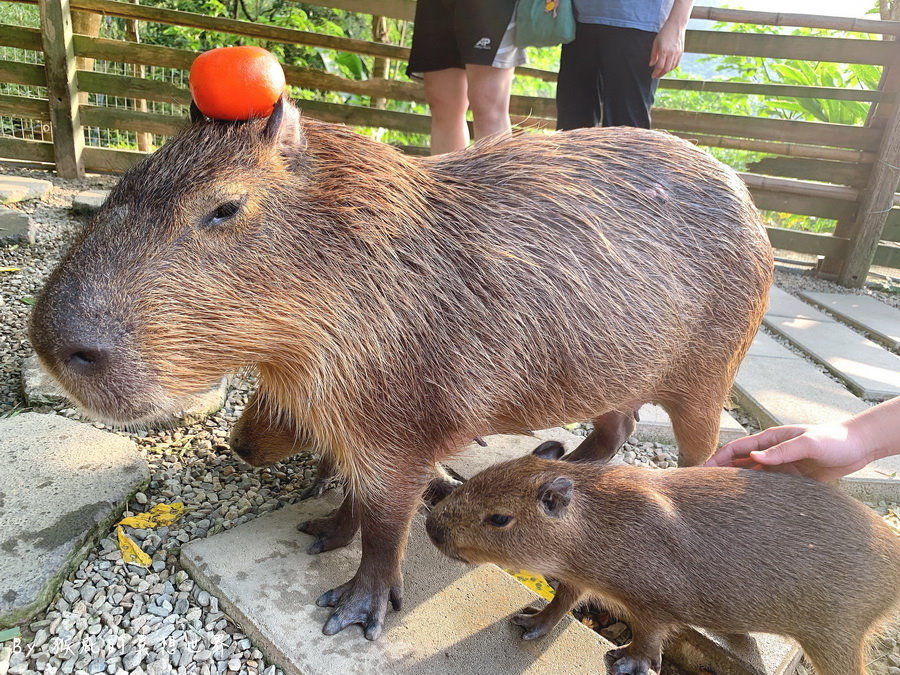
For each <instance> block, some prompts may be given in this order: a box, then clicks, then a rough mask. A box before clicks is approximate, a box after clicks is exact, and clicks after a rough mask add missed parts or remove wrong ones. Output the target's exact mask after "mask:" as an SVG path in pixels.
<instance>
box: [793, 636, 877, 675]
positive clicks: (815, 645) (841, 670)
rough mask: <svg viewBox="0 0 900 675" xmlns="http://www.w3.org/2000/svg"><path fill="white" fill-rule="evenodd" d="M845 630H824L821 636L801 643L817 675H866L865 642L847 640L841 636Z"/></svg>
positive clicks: (860, 639)
mask: <svg viewBox="0 0 900 675" xmlns="http://www.w3.org/2000/svg"><path fill="white" fill-rule="evenodd" d="M845 630H846V629H845V627H844V626H836V627H835V628H834V630H833V631H829V630H827V629H823V630H822V632H821V634H820V635H817V636H815V637H813V638H810V639H804V640H801V641H800V645H801V646H802V647H803V651H804V652H805V653H806V657H807V658H808V659H809V660H810V661H811V662H812V665H813V668H814V669H815V671H816V675H866V669H865V665H864V664H865V649H864V646H863V645H864V644H865V643H864V640H863V638H862V637H860V638H859V639H858V640H853V639H851V640H847V639H846V637H842V636H841V633H842V632H845Z"/></svg>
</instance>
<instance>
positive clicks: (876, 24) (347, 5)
mask: <svg viewBox="0 0 900 675" xmlns="http://www.w3.org/2000/svg"><path fill="white" fill-rule="evenodd" d="M305 4H308V5H316V6H318V7H328V8H329V9H343V10H346V11H348V12H359V13H361V14H373V15H376V16H386V17H388V18H390V19H405V20H407V21H412V20H413V18H414V17H415V14H416V3H415V0H312V2H310V1H309V0H307V1H306V3H305ZM691 18H692V19H707V20H709V21H724V22H728V23H754V24H758V25H762V26H792V27H797V28H823V29H825V30H839V31H848V32H853V33H875V34H882V35H900V22H897V21H883V20H879V19H855V18H849V17H844V16H812V15H808V14H787V13H782V12H758V11H752V10H744V9H722V8H720V7H703V6H698V7H694V9H693V11H692V12H691Z"/></svg>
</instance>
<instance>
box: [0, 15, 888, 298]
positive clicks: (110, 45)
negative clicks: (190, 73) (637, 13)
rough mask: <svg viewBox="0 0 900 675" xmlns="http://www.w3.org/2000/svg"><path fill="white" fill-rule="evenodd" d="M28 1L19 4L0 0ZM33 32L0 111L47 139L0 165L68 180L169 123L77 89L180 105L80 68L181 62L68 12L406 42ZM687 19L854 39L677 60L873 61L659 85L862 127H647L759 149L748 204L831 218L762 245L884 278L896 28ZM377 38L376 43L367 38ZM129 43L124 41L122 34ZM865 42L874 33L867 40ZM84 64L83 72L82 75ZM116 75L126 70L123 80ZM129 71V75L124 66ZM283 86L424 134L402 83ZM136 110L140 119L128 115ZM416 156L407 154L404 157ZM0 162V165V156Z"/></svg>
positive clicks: (307, 104) (318, 43) (155, 84)
mask: <svg viewBox="0 0 900 675" xmlns="http://www.w3.org/2000/svg"><path fill="white" fill-rule="evenodd" d="M13 1H18V2H25V3H26V4H33V3H34V2H35V0H13ZM37 4H38V5H39V6H40V17H41V29H40V30H38V29H37V28H27V27H22V26H12V25H4V24H0V47H12V48H15V49H19V50H31V51H34V52H42V53H43V59H42V60H43V64H41V63H39V62H32V63H23V62H21V61H19V60H0V83H10V84H18V85H30V86H38V87H46V92H47V94H46V96H47V97H46V98H33V97H26V96H13V95H9V94H3V95H0V115H7V116H14V117H17V118H23V119H29V120H40V121H42V122H45V123H48V124H49V126H50V128H51V130H52V141H47V140H39V139H21V138H9V137H0V158H5V159H7V160H15V161H28V162H37V163H43V164H45V165H55V167H56V170H57V171H58V172H59V174H60V175H61V176H69V177H72V176H80V175H82V174H83V172H84V171H85V170H88V171H104V172H119V171H122V170H124V169H126V168H127V167H128V166H130V165H132V164H133V163H134V162H135V161H137V160H138V159H140V158H141V157H142V156H143V153H141V152H137V151H130V150H120V149H113V148H100V147H85V141H84V131H85V128H88V127H91V128H100V129H114V130H126V131H133V132H138V134H142V135H147V134H150V133H152V134H158V135H161V136H164V137H165V136H170V135H172V134H173V133H175V132H176V131H177V130H178V129H179V128H180V127H181V126H182V125H183V124H184V118H183V116H181V115H174V114H163V113H160V112H146V111H145V110H146V105H142V106H137V105H135V106H131V107H130V109H120V108H114V107H105V106H102V105H97V104H96V103H95V104H88V103H87V98H86V93H89V94H102V95H106V96H110V97H125V98H128V99H133V100H139V101H142V102H144V101H151V102H154V101H155V102H163V103H168V104H178V105H175V106H174V107H173V108H174V109H175V110H178V111H181V110H182V108H181V106H182V105H184V104H187V103H189V100H190V99H189V93H188V91H187V89H186V88H185V87H184V86H183V84H180V83H173V82H166V81H158V80H154V79H147V78H142V77H135V76H133V75H124V74H112V73H109V72H96V71H95V70H94V69H93V66H92V64H93V62H94V61H102V62H113V63H117V64H130V67H132V71H131V72H132V73H134V72H138V71H135V70H134V68H135V67H140V68H143V67H153V66H157V67H166V68H173V69H179V70H187V69H188V68H189V67H190V64H191V62H192V61H193V59H194V58H195V56H196V54H195V53H194V52H192V51H186V50H180V49H173V48H169V47H162V46H157V45H152V44H141V43H139V42H137V41H136V40H135V39H131V40H128V39H126V40H112V39H105V38H98V37H91V36H87V35H79V34H73V27H72V18H71V17H72V10H77V11H78V12H79V13H90V14H100V15H105V16H110V17H119V18H122V19H127V20H130V21H132V22H148V23H158V24H168V25H175V26H182V27H189V28H196V29H202V30H207V31H213V32H216V33H226V34H231V35H233V36H236V39H237V40H240V39H241V38H254V39H261V40H265V41H269V42H281V43H285V44H289V45H304V46H309V47H318V48H322V49H328V50H337V51H339V52H348V53H352V54H358V55H361V56H364V57H373V58H374V59H376V60H377V61H378V62H381V63H384V61H385V60H395V61H405V60H406V59H407V58H408V56H409V50H408V48H406V47H404V46H401V45H395V44H385V43H383V42H376V41H367V40H358V39H350V38H345V37H336V36H332V35H323V34H318V33H312V32H306V31H301V30H295V29H290V28H279V27H275V26H270V25H265V24H260V23H254V22H250V21H242V20H236V19H226V18H215V17H209V16H204V15H199V14H194V13H189V12H183V11H176V10H171V9H163V8H159V7H152V6H143V5H138V4H132V3H130V2H120V1H118V0H38V2H37ZM308 4H314V5H321V6H325V7H329V8H333V9H343V10H348V11H352V12H359V13H363V14H368V15H372V16H373V17H387V18H390V19H401V20H411V19H412V18H413V14H414V9H415V3H414V1H413V0H318V1H314V2H311V3H308ZM693 16H694V17H695V18H701V19H710V20H715V21H725V22H732V23H754V24H762V25H779V26H795V27H812V28H822V29H833V30H839V31H852V32H854V33H858V34H860V35H859V36H858V37H811V36H795V35H788V34H778V35H772V34H754V33H739V32H731V31H712V30H692V31H688V34H687V40H686V51H687V52H692V53H700V54H719V55H737V56H747V57H767V58H787V59H799V60H808V61H824V60H827V61H830V62H837V63H859V64H872V65H877V66H882V67H883V74H882V78H881V83H880V85H879V87H878V88H877V89H874V90H865V89H844V88H837V87H821V86H793V85H785V84H754V83H739V82H725V81H715V80H708V81H696V80H684V79H682V80H679V79H665V80H663V82H662V83H661V87H663V88H669V89H682V90H694V91H704V92H719V93H721V94H723V95H727V94H735V93H737V94H750V95H758V96H777V97H779V98H783V97H798V98H813V99H833V100H841V101H861V102H864V103H866V104H868V105H869V106H870V108H869V116H868V120H867V122H866V124H865V125H864V126H851V125H844V124H831V123H823V122H807V121H797V120H788V119H775V118H762V117H750V116H739V115H725V114H717V113H710V112H704V111H699V110H674V109H664V108H657V109H655V110H654V112H653V120H654V126H655V127H657V128H660V129H666V130H668V131H670V132H672V133H675V134H677V135H679V136H682V137H684V138H687V139H690V140H691V141H693V142H695V143H697V144H699V145H701V146H707V147H719V148H733V149H738V150H747V151H753V152H758V153H763V155H764V159H762V160H761V161H758V162H755V163H754V164H753V165H751V167H750V169H751V170H752V172H748V173H742V177H743V178H744V180H745V181H746V183H747V185H748V186H749V188H750V190H751V192H752V193H753V196H754V199H755V200H756V203H757V206H758V207H759V208H760V209H763V210H770V211H777V212H783V213H790V214H799V215H806V216H816V217H821V218H829V219H834V220H836V221H837V227H836V230H835V232H834V234H818V233H811V232H804V231H799V230H792V229H784V228H779V227H770V228H769V237H770V239H771V241H772V243H773V245H774V246H775V247H776V248H779V249H786V250H789V251H795V252H799V253H803V254H811V255H814V256H820V261H819V262H820V271H822V272H823V273H825V274H831V275H835V276H837V278H838V279H839V280H840V281H841V283H844V284H846V285H848V286H861V285H862V284H863V283H864V281H865V278H866V274H867V272H868V270H869V268H870V266H871V265H872V264H873V263H874V264H876V265H881V266H886V267H891V268H897V269H900V245H898V244H897V242H900V196H898V195H897V194H896V190H897V186H898V180H900V105H897V103H898V100H900V99H898V92H900V41H898V40H895V39H894V38H895V37H896V36H898V35H900V22H891V21H879V20H867V19H851V18H837V17H817V16H805V15H791V14H771V13H764V12H749V11H740V10H726V9H717V8H710V7H696V8H695V9H694V12H693ZM380 34H382V33H379V35H380ZM135 35H136V32H135ZM873 38H874V39H873ZM40 60H41V59H34V61H40ZM85 64H87V65H85ZM123 72H126V71H123ZM140 72H143V71H140ZM285 72H286V76H287V81H288V84H289V85H292V86H294V87H300V88H303V89H306V90H316V91H320V92H341V93H344V94H355V95H357V96H364V97H370V99H371V102H372V105H370V106H368V107H367V106H363V105H346V104H341V103H327V102H323V101H319V100H305V101H301V105H302V107H303V109H304V114H307V115H310V116H312V117H317V118H320V119H323V120H326V121H332V122H342V123H345V124H349V125H354V126H363V127H382V128H386V129H394V130H401V131H407V132H416V133H421V134H427V133H428V131H429V126H430V120H429V118H428V117H427V116H426V115H422V114H414V113H410V112H400V111H395V110H388V109H384V108H385V106H384V102H385V101H416V102H422V101H424V93H423V90H422V87H421V85H420V84H418V83H414V82H409V81H404V80H400V79H388V78H386V77H384V76H383V75H384V73H385V72H386V71H385V69H384V68H381V69H380V70H378V71H377V72H379V73H380V74H381V75H382V76H380V77H371V78H370V79H360V80H357V79H349V78H345V77H341V76H337V75H334V74H330V73H326V72H322V71H318V70H314V69H309V68H305V67H298V66H294V65H291V64H286V65H285ZM517 74H518V75H519V76H520V77H528V78H539V79H541V80H544V81H554V80H555V78H556V74H555V73H553V72H548V71H543V70H539V69H535V68H528V67H523V68H519V69H518V71H517ZM142 108H143V109H142ZM511 111H512V114H513V119H514V121H515V122H517V123H519V124H521V125H523V126H528V127H535V128H552V127H553V124H554V116H555V104H554V101H553V99H551V98H546V97H540V96H514V97H513V98H512V102H511ZM406 150H407V151H410V152H423V151H424V149H423V148H406ZM0 161H2V160H0Z"/></svg>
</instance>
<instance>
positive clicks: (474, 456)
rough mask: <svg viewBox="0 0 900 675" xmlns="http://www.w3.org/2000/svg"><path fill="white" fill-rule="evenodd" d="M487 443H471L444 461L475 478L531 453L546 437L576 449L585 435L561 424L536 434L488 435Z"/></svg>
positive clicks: (456, 469) (458, 471)
mask: <svg viewBox="0 0 900 675" xmlns="http://www.w3.org/2000/svg"><path fill="white" fill-rule="evenodd" d="M484 440H485V442H486V443H487V447H482V446H480V445H478V444H477V443H470V444H469V445H467V446H466V447H465V449H464V450H463V451H462V452H461V453H459V454H458V455H455V456H454V457H452V458H451V459H449V460H447V461H443V462H441V463H442V464H444V465H445V466H447V467H449V468H450V469H452V470H453V471H455V472H456V473H458V474H459V475H460V476H462V477H464V478H471V477H472V476H474V475H475V474H476V473H478V472H479V471H483V470H484V469H486V468H488V467H489V466H491V465H493V464H498V463H499V462H505V461H507V460H510V459H516V458H517V457H521V456H522V455H527V454H528V453H529V452H531V451H532V450H534V449H535V448H536V447H537V446H539V445H540V444H541V443H543V442H544V441H559V442H560V443H562V444H563V445H564V446H565V448H566V452H572V451H573V450H574V449H575V448H577V447H578V445H579V444H580V443H581V441H583V440H584V437H583V436H576V435H575V434H573V433H572V432H571V431H566V430H565V429H562V428H560V427H554V428H553V429H544V430H542V431H535V432H534V436H524V435H513V434H510V435H507V434H496V435H494V436H488V437H487V438H485V439H484Z"/></svg>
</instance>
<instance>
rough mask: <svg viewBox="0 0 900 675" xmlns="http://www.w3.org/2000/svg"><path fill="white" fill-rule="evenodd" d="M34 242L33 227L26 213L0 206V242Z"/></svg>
mask: <svg viewBox="0 0 900 675" xmlns="http://www.w3.org/2000/svg"><path fill="white" fill-rule="evenodd" d="M34 240H35V225H34V222H33V221H32V220H31V217H30V216H29V215H28V214H27V213H22V212H21V211H16V210H15V209H9V208H7V207H5V206H0V241H7V242H10V241H12V242H28V243H29V244H33V243H34Z"/></svg>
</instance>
